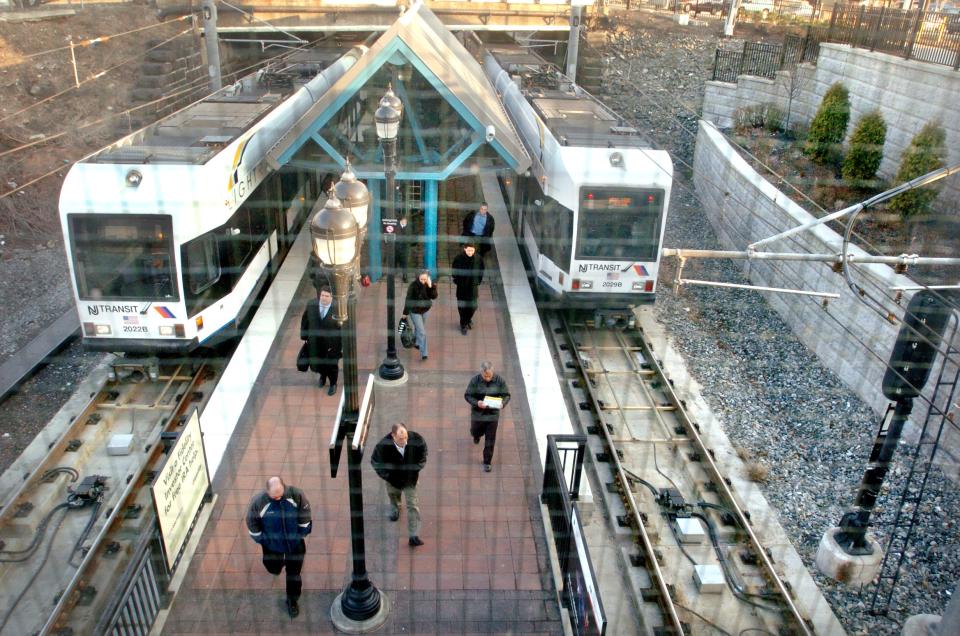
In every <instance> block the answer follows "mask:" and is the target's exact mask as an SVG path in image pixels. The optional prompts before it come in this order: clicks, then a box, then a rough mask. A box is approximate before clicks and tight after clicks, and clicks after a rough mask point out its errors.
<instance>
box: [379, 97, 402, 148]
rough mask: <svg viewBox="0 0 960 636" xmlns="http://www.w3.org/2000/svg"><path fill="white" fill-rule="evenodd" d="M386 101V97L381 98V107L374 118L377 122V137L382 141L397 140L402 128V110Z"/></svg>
mask: <svg viewBox="0 0 960 636" xmlns="http://www.w3.org/2000/svg"><path fill="white" fill-rule="evenodd" d="M398 101H399V100H398ZM385 102H386V99H382V100H380V107H379V108H377V111H376V112H375V113H374V114H373V118H374V119H375V120H376V122H377V137H378V138H379V139H380V141H382V142H389V141H394V140H396V138H397V133H398V132H399V130H400V111H399V110H397V109H396V108H394V107H393V106H392V105H390V104H388V103H385Z"/></svg>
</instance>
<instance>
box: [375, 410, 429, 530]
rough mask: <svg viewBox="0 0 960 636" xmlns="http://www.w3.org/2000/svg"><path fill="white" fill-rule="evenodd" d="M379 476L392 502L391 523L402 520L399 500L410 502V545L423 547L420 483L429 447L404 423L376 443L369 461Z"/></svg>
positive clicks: (408, 511)
mask: <svg viewBox="0 0 960 636" xmlns="http://www.w3.org/2000/svg"><path fill="white" fill-rule="evenodd" d="M370 463H371V464H373V469H374V470H375V471H377V475H379V476H380V478H381V479H382V480H384V481H385V482H387V496H388V497H389V498H390V521H396V520H397V519H399V518H400V496H401V495H403V497H404V498H406V500H407V530H408V531H409V534H410V541H409V543H410V545H411V546H412V547H417V546H418V545H423V541H421V540H420V508H419V507H418V505H417V504H418V503H419V502H418V500H417V480H418V479H419V478H420V471H421V470H423V467H424V466H425V465H426V463H427V443H426V442H425V441H424V439H423V437H421V436H420V434H419V433H414V432H413V431H407V427H406V426H404V425H403V423H402V422H397V423H396V424H394V425H393V426H392V427H391V428H390V433H388V434H387V435H386V436H385V437H384V438H383V439H381V440H380V441H379V442H377V446H376V448H374V449H373V457H372V458H371V459H370Z"/></svg>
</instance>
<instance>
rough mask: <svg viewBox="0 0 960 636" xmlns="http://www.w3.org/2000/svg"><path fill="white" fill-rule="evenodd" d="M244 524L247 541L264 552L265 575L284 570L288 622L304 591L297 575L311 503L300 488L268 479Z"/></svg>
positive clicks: (277, 573)
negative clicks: (248, 539)
mask: <svg viewBox="0 0 960 636" xmlns="http://www.w3.org/2000/svg"><path fill="white" fill-rule="evenodd" d="M246 522H247V530H248V531H249V532H250V538H251V539H253V540H254V541H256V542H257V543H259V544H260V547H261V548H262V549H263V567H265V568H267V572H269V573H270V574H272V575H274V576H278V575H279V574H280V571H281V570H283V569H284V568H286V569H287V612H288V613H289V614H290V618H296V617H297V615H298V614H299V613H300V607H299V606H298V602H299V600H300V590H301V588H302V587H303V581H302V579H301V578H300V571H301V570H302V569H303V557H304V554H306V552H307V546H306V543H305V542H304V540H303V538H304V537H306V536H307V535H308V534H310V531H311V530H312V529H313V522H312V520H311V519H310V502H309V501H307V497H306V495H304V494H303V492H302V491H301V490H300V489H299V488H294V487H293V486H287V485H286V484H284V483H283V480H282V479H280V478H279V477H271V478H270V479H268V480H267V486H266V490H265V491H264V492H260V493H258V494H257V495H255V496H254V497H253V499H251V500H250V505H249V506H248V507H247V517H246Z"/></svg>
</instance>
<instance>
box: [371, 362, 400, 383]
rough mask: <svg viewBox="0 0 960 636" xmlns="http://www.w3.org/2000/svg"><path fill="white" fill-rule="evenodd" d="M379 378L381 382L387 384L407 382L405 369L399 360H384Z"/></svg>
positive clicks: (378, 372) (378, 371)
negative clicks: (383, 381)
mask: <svg viewBox="0 0 960 636" xmlns="http://www.w3.org/2000/svg"><path fill="white" fill-rule="evenodd" d="M377 376H378V377H379V379H381V380H385V381H387V382H391V383H392V382H397V384H399V383H400V382H398V380H403V381H406V379H407V376H406V371H405V370H404V368H403V365H402V364H400V361H399V360H386V359H385V360H384V361H383V362H381V363H380V368H379V369H378V370H377Z"/></svg>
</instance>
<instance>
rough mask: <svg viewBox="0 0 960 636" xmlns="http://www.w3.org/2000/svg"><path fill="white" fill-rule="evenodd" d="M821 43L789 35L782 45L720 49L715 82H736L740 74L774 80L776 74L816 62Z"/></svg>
mask: <svg viewBox="0 0 960 636" xmlns="http://www.w3.org/2000/svg"><path fill="white" fill-rule="evenodd" d="M819 50H820V49H819V42H817V41H816V40H814V39H812V38H810V37H809V36H807V37H803V36H799V35H787V36H786V38H785V39H784V42H783V44H778V43H772V42H744V43H743V47H742V48H740V49H739V50H738V49H719V48H718V49H717V53H716V57H715V59H714V63H713V79H714V80H717V81H720V82H736V81H737V76H738V75H756V76H758V77H766V78H768V79H773V78H774V77H776V74H777V71H779V70H782V69H784V68H786V67H789V66H793V65H796V64H799V63H800V62H814V61H816V59H817V53H818V52H819Z"/></svg>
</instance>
